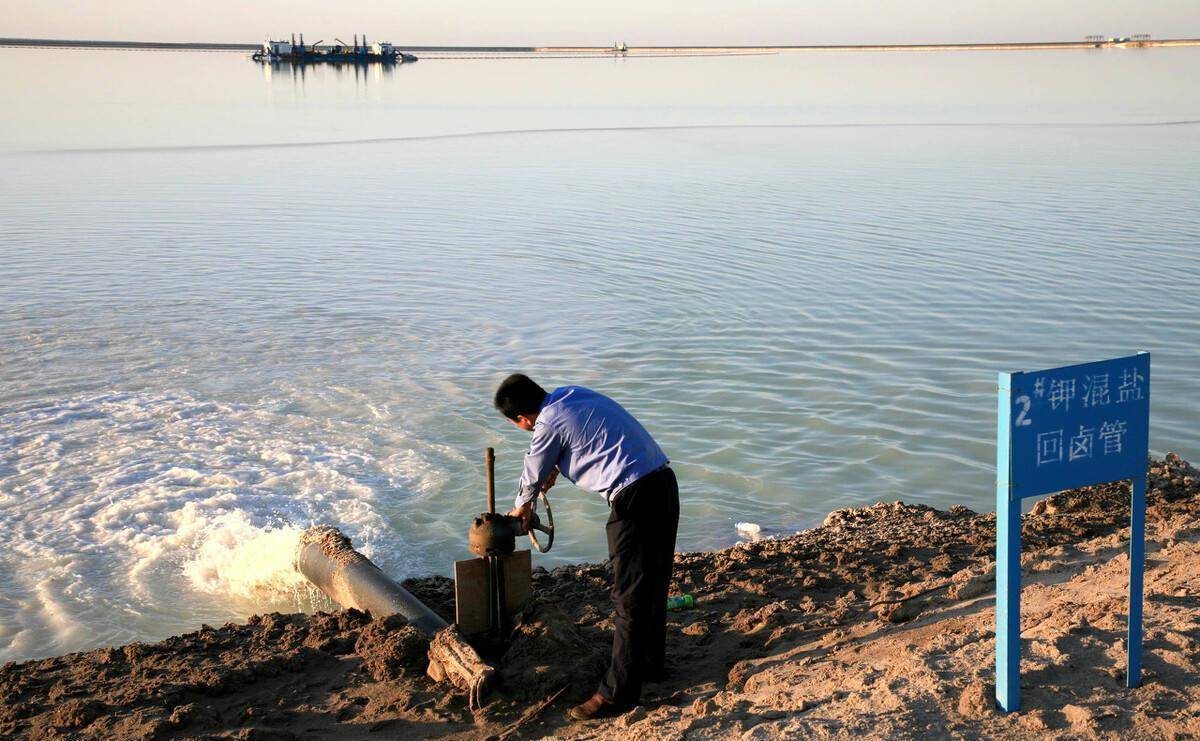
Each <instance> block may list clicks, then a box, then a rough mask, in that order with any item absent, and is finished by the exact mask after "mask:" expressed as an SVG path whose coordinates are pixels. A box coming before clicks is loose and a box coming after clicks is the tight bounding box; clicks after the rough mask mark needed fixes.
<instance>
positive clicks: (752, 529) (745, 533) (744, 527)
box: [734, 522, 762, 540]
mask: <svg viewBox="0 0 1200 741" xmlns="http://www.w3.org/2000/svg"><path fill="white" fill-rule="evenodd" d="M734 528H736V529H737V531H738V535H741V536H742V537H745V538H749V539H750V540H758V539H759V538H761V537H762V526H761V525H759V524H757V523H754V522H739V523H736V524H734Z"/></svg>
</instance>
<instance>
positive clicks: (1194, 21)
mask: <svg viewBox="0 0 1200 741" xmlns="http://www.w3.org/2000/svg"><path fill="white" fill-rule="evenodd" d="M3 4H4V8H5V10H4V13H3V14H0V37H33V38H74V39H113V40H137V41H226V42H258V41H260V40H262V39H263V38H265V37H267V36H274V37H283V36H284V35H286V34H289V33H291V32H293V31H296V32H300V31H303V32H304V33H305V34H306V36H307V38H308V40H309V41H310V42H312V41H316V40H318V39H324V38H330V39H332V38H333V36H340V37H342V38H346V37H347V36H348V35H349V34H353V33H366V34H368V35H369V36H370V37H371V38H372V39H381V40H390V41H392V42H394V43H397V44H401V45H405V44H407V45H413V46H417V45H434V44H498V45H499V44H505V45H529V46H540V45H601V44H604V45H606V44H610V43H612V42H613V41H626V42H628V43H629V44H630V45H632V46H637V45H647V46H651V45H666V44H697V45H700V44H749V45H753V44H763V45H771V44H836V43H851V44H852V43H889V42H890V43H925V42H955V41H1053V40H1072V39H1079V38H1082V37H1083V36H1086V35H1088V34H1104V35H1107V36H1117V35H1120V36H1126V35H1132V34H1136V33H1149V34H1151V35H1153V36H1155V37H1157V38H1180V37H1188V38H1194V37H1200V0H1006V1H1005V2H998V1H997V0H908V1H907V2H900V1H899V0H875V1H873V2H872V1H870V0H741V1H737V0H686V1H685V0H607V1H606V2H603V3H597V2H580V1H579V0H568V1H565V2H564V0H509V2H503V3H501V2H495V1H494V0H458V2H448V1H447V0H404V1H403V2H399V1H397V0H358V1H357V2H330V1H328V0H323V1H318V0H252V1H251V0H207V1H206V2H188V1H187V0H178V1H177V2H172V3H166V2H163V1H162V0H3Z"/></svg>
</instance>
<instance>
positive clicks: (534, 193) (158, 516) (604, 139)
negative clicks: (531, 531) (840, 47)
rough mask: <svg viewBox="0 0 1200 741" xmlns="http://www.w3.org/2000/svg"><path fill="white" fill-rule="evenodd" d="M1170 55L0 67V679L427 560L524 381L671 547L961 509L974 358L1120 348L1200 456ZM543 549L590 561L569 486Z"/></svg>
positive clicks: (443, 563) (193, 60) (182, 59)
mask: <svg viewBox="0 0 1200 741" xmlns="http://www.w3.org/2000/svg"><path fill="white" fill-rule="evenodd" d="M1198 76H1200V50H1198V49H1152V50H1105V51H1099V50H1097V51H1053V52H972V53H958V52H955V53H946V52H943V53H925V54H915V53H914V54H906V53H905V54H900V53H892V54H879V53H876V54H865V53H858V54H808V55H800V54H797V55H762V56H752V55H746V56H730V57H673V58H663V59H636V58H629V59H612V58H585V59H531V58H515V59H450V58H440V59H439V58H434V57H433V56H430V57H429V58H426V59H422V61H420V62H418V63H416V64H413V65H405V66H403V67H400V68H397V69H394V70H390V71H385V70H383V69H380V68H369V69H367V70H365V71H363V70H361V69H360V70H357V71H355V70H354V69H342V70H336V69H332V68H308V69H306V70H304V71H303V74H301V72H300V71H293V70H290V69H288V68H286V67H284V68H280V69H276V70H273V69H271V68H269V67H268V68H263V67H260V66H259V65H257V64H255V63H253V62H251V61H250V60H248V59H247V58H246V57H245V56H243V55H241V54H236V53H179V52H141V51H95V50H89V51H72V50H35V49H0V92H3V95H4V106H3V110H2V111H0V532H2V533H3V539H4V540H3V542H4V547H3V548H2V549H0V660H5V659H19V658H26V657H32V656H43V655H49V654H54V653H59V652H63V651H68V650H78V649H85V648H91V647H95V646H99V645H103V644H110V643H120V642H127V641H131V640H151V639H157V638H161V637H164V636H166V635H170V634H173V633H177V632H180V631H184V630H189V629H194V628H195V627H197V626H199V625H200V624H201V623H220V622H223V621H225V620H229V619H242V618H245V617H246V616H247V615H249V614H251V613H253V612H256V611H262V610H271V609H280V610H291V609H297V608H311V602H312V599H311V597H310V595H309V594H308V593H307V591H306V590H305V589H303V587H302V585H301V584H300V583H299V580H298V578H297V577H296V576H295V575H294V574H293V573H292V572H291V570H290V560H291V554H292V551H293V549H294V546H295V542H296V538H297V537H298V534H299V532H300V531H301V530H302V529H303V528H305V527H307V526H309V525H311V524H314V523H330V524H335V525H337V526H339V527H341V528H343V529H344V530H345V531H346V532H347V533H348V534H349V535H350V536H351V537H352V538H353V539H354V540H355V542H356V543H358V544H360V545H361V546H362V547H363V548H364V550H366V551H367V552H368V553H369V554H370V555H371V556H372V557H373V558H374V559H375V560H376V561H377V562H378V563H379V564H380V565H381V566H382V567H383V568H384V569H385V570H386V571H388V572H389V573H391V574H393V575H395V576H397V577H407V576H416V575H425V574H430V573H443V574H445V573H449V569H450V564H451V562H452V560H454V559H456V558H464V557H467V556H468V555H469V554H468V553H467V551H466V542H465V539H466V529H467V527H468V524H469V521H470V517H471V516H472V515H473V514H475V513H477V512H479V511H480V510H481V509H482V506H483V451H484V449H485V448H486V447H487V446H494V447H496V449H497V458H498V464H497V472H498V480H499V483H500V487H499V488H500V495H501V499H502V500H505V501H506V500H507V499H508V498H509V495H510V494H511V492H512V490H513V489H514V485H515V479H516V477H517V475H518V472H519V467H520V461H521V455H522V453H523V451H524V446H525V444H526V443H527V440H528V438H527V436H526V435H525V433H522V432H520V431H519V430H517V429H515V428H513V427H512V426H510V425H508V424H507V423H506V422H504V421H503V420H502V419H500V418H499V417H498V416H497V415H496V413H495V412H493V411H492V409H491V404H490V397H491V393H492V391H493V389H494V387H495V385H496V383H497V382H498V381H499V380H500V379H501V378H503V377H504V375H506V374H507V373H509V372H512V371H524V372H527V373H529V374H530V375H532V376H534V377H535V378H537V379H539V380H540V381H542V382H543V383H544V384H545V385H547V386H555V385H559V384H567V383H578V384H584V385H589V386H592V387H594V388H597V389H599V390H601V391H604V392H606V393H609V394H610V395H612V396H614V397H616V398H617V399H618V400H620V401H621V402H622V403H624V404H625V405H626V406H627V407H628V408H629V409H630V410H631V411H633V412H634V413H635V414H636V415H637V416H638V417H639V418H641V419H642V420H643V421H644V422H645V424H646V426H647V427H648V428H649V429H650V430H651V431H652V432H653V434H654V435H655V436H656V437H657V438H658V440H659V441H660V442H661V444H662V446H663V447H664V449H665V450H666V451H667V453H668V455H669V456H670V457H671V458H672V460H673V463H674V467H675V468H676V470H677V472H678V474H679V478H680V481H681V488H682V494H681V496H682V500H683V515H682V521H681V523H680V540H679V547H680V549H681V550H691V549H701V548H712V547H720V546H724V545H728V544H730V543H732V542H734V541H735V539H736V538H737V537H738V536H737V533H736V532H735V529H734V523H736V522H739V521H749V522H755V523H759V524H760V525H762V527H763V529H764V532H766V533H768V534H777V533H788V532H791V531H794V530H796V529H798V528H803V527H807V526H811V525H813V524H817V523H819V522H820V521H821V520H822V519H823V518H824V516H825V514H826V513H827V512H828V511H830V510H831V509H834V508H838V507H845V506H857V505H863V504H868V503H871V502H874V501H877V500H888V501H891V500H896V499H902V500H905V501H908V502H922V503H928V504H931V505H937V506H948V505H950V504H952V503H961V504H965V505H967V506H970V507H973V508H975V509H980V510H989V509H991V507H992V504H991V502H992V496H993V492H992V485H993V470H992V469H993V456H994V435H995V429H994V425H995V401H994V398H995V393H996V372H997V371H998V370H1017V369H1034V368H1039V367H1049V366H1052V365H1057V364H1063V363H1070V362H1081V361H1085V360H1092V359H1098V358H1103V357H1110V356H1115V355H1120V354H1127V353H1132V352H1134V351H1136V350H1139V349H1142V350H1149V351H1151V352H1152V353H1153V363H1154V391H1153V399H1154V401H1153V407H1152V414H1153V416H1152V430H1151V447H1152V449H1153V450H1155V451H1156V452H1160V453H1161V452H1163V451H1166V450H1174V451H1177V452H1179V453H1180V454H1182V455H1183V456H1184V457H1185V458H1187V457H1189V456H1190V457H1192V458H1197V457H1200V425H1197V416H1198V413H1200V376H1198V374H1197V370H1196V369H1197V367H1200V260H1198V258H1197V250H1200V210H1198V209H1197V207H1196V204H1197V203H1198V202H1200V176H1198V175H1197V173H1200V124H1198V123H1197V121H1200V98H1197V96H1196V95H1195V94H1194V80H1195V79H1197V77H1198ZM551 499H552V501H553V502H554V504H555V515H556V520H557V522H558V526H559V535H558V539H557V541H556V544H555V547H554V550H553V551H552V552H551V553H550V554H548V555H546V556H535V563H536V564H541V565H545V566H551V567H552V566H554V565H558V564H561V563H567V562H575V561H582V560H590V561H598V560H601V559H602V558H604V557H605V555H606V552H605V545H604V529H603V522H604V518H605V517H606V515H607V512H606V508H605V505H604V503H603V502H602V500H601V499H600V498H599V497H598V496H596V495H593V494H589V493H585V492H581V491H578V490H575V489H573V488H572V487H571V486H570V485H569V484H567V483H565V482H563V483H560V484H559V485H558V486H557V487H556V488H555V489H554V490H553V491H552V493H551Z"/></svg>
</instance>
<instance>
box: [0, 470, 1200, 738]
mask: <svg viewBox="0 0 1200 741" xmlns="http://www.w3.org/2000/svg"><path fill="white" fill-rule="evenodd" d="M1149 497H1150V507H1149V511H1148V527H1147V538H1148V540H1147V549H1146V550H1147V572H1146V614H1145V623H1146V637H1145V649H1146V654H1145V659H1144V666H1145V670H1144V682H1143V684H1142V686H1141V687H1139V688H1137V689H1134V690H1127V689H1125V687H1124V655H1125V654H1124V651H1125V648H1124V641H1125V614H1126V609H1127V608H1126V594H1127V592H1126V590H1127V579H1128V557H1127V554H1126V549H1127V546H1128V534H1127V525H1128V487H1127V486H1125V485H1107V486H1101V487H1092V488H1089V489H1084V490H1079V491H1073V492H1065V493H1063V494H1059V495H1057V496H1055V497H1053V498H1050V499H1048V500H1044V501H1042V502H1039V503H1038V505H1037V506H1036V507H1035V509H1034V511H1033V513H1031V514H1030V515H1028V516H1027V517H1026V518H1025V522H1024V526H1023V532H1024V538H1025V556H1024V560H1023V570H1024V581H1025V589H1024V591H1023V593H1022V598H1023V611H1022V656H1023V661H1022V671H1023V693H1024V695H1023V709H1022V711H1021V712H1020V713H1014V714H1011V715H1001V714H1000V713H998V712H997V711H996V710H994V709H993V704H992V693H993V685H992V672H993V668H992V661H993V650H994V639H993V628H994V625H993V623H994V612H993V609H994V593H993V588H994V581H993V570H994V564H993V556H994V542H995V518H994V515H992V514H977V513H975V512H972V511H970V510H968V509H966V508H963V507H952V508H951V509H950V510H948V511H941V510H934V509H930V508H928V507H924V506H913V505H905V504H902V503H899V502H897V503H893V504H878V505H875V506H872V507H867V508H864V509H848V510H839V511H837V512H834V513H832V514H830V515H829V517H828V518H827V520H826V522H825V524H824V525H823V526H822V527H819V528H814V529H813V530H808V531H804V532H801V533H798V534H796V535H794V536H790V537H786V538H779V539H773V540H765V541H759V542H756V543H749V544H743V545H738V546H735V547H733V548H729V549H726V550H723V551H718V552H715V553H685V554H679V555H678V557H677V560H676V577H675V584H674V591H675V592H688V593H691V594H693V595H695V596H696V598H697V600H698V604H697V607H696V609H693V610H689V611H684V612H678V613H672V614H671V623H670V625H669V627H668V631H669V636H668V640H669V647H668V650H669V653H670V656H671V659H670V666H669V669H670V676H669V677H668V678H667V679H666V680H665V681H662V682H659V683H657V684H652V685H648V686H647V688H646V692H645V693H644V697H643V704H642V706H641V707H639V708H636V709H635V710H633V711H631V712H630V713H627V714H626V715H624V716H622V717H620V718H617V719H610V720H605V721H593V722H590V723H569V722H567V721H566V720H565V719H564V718H563V711H564V710H565V709H566V708H567V707H569V706H570V704H571V703H573V702H577V701H579V700H580V699H583V698H585V697H587V696H588V695H589V694H590V693H591V691H592V690H593V688H594V686H595V683H596V680H597V678H598V676H599V674H600V672H601V671H602V670H603V668H604V665H605V661H606V653H607V648H608V643H609V640H610V631H611V627H612V625H611V615H610V607H609V602H608V596H607V572H606V568H605V566H604V565H580V566H570V567H562V568H558V569H555V570H554V571H552V572H546V571H544V570H537V571H536V572H535V577H534V580H535V581H534V584H535V606H534V607H533V608H532V610H531V611H530V613H529V614H528V615H527V616H526V618H525V621H524V622H523V624H521V625H520V626H518V628H517V629H516V630H515V631H514V634H513V636H512V638H511V640H510V641H509V642H508V643H507V644H506V645H504V646H499V647H490V648H488V649H487V650H488V651H489V655H490V657H491V658H492V659H493V660H494V661H495V662H496V663H497V664H498V665H499V666H500V667H501V676H502V678H503V685H502V686H501V687H500V688H499V689H498V691H497V692H495V693H493V695H492V697H491V701H490V703H489V704H488V705H487V706H485V707H484V708H483V709H482V710H480V711H477V712H474V713H472V712H470V711H469V710H468V709H467V707H466V704H465V701H464V699H463V697H462V696H460V695H458V694H456V693H455V692H453V691H452V690H451V688H449V687H448V686H446V685H438V684H435V683H433V682H431V681H430V680H428V679H427V678H426V677H425V676H424V673H423V670H424V657H425V648H426V644H425V641H424V639H422V638H421V637H420V636H419V635H418V634H417V633H416V631H415V630H413V629H412V628H411V627H410V626H407V625H405V624H404V623H403V621H402V620H399V619H396V618H392V619H389V620H381V621H374V622H372V621H371V620H370V618H369V616H367V615H363V614H361V613H357V612H354V611H349V612H341V613H335V614H318V615H315V616H306V615H278V614H273V615H265V616H257V617H254V618H251V619H250V621H249V622H248V623H247V624H245V625H234V624H229V625H226V626H224V627H221V628H215V629H214V628H209V627H205V628H204V629H202V630H200V631H198V632H196V633H191V634H188V635H184V636H179V637H175V638H170V639H168V640H166V641H163V642H161V643H156V644H152V645H147V644H132V645H129V646H124V647H120V648H105V649H100V650H98V651H91V652H88V653H79V654H71V655H68V656H63V657H58V658H52V659H44V660H40V661H29V662H24V663H20V664H15V663H10V664H7V665H5V666H4V667H3V668H0V736H3V737H6V738H8V737H18V738H24V737H30V738H152V737H153V738H158V737H162V738H246V739H258V738H264V739H275V738H279V739H284V738H329V737H337V738H351V739H353V738H363V739H374V738H427V737H450V738H485V737H522V738H543V737H555V738H622V739H624V738H633V739H640V738H645V739H657V738H691V739H707V738H722V739H724V738H734V737H737V738H746V739H757V738H762V739H766V738H796V737H807V736H815V737H839V738H840V737H850V736H871V737H879V738H917V737H921V738H925V737H963V738H976V737H981V736H982V737H1004V738H1047V737H1049V738H1113V739H1116V738H1122V739H1123V738H1195V737H1200V692H1197V690H1196V684H1197V680H1198V679H1200V673H1198V665H1200V579H1198V578H1197V572H1198V570H1200V472H1197V471H1196V470H1195V469H1194V468H1192V467H1191V466H1189V465H1188V464H1187V463H1185V462H1183V461H1181V460H1180V459H1179V458H1178V457H1175V456H1170V455H1169V456H1168V457H1167V459H1166V460H1165V461H1161V460H1156V461H1152V462H1151V476H1150V494H1149ZM406 584H407V586H408V587H409V588H410V589H411V590H412V591H413V592H414V593H416V594H418V596H420V597H421V598H422V599H424V600H425V601H426V602H427V603H428V604H429V605H430V606H431V607H433V608H434V609H436V610H437V611H439V612H442V613H443V614H444V615H446V616H449V614H450V612H451V610H452V592H451V589H450V582H449V581H448V580H446V579H442V578H429V579H422V580H415V581H409V582H407V583H406ZM564 688H565V689H564ZM560 689H561V690H563V691H562V692H561V694H557V696H556V693H558V691H559V690H560ZM551 697H555V699H554V700H553V702H550V703H548V704H546V703H544V702H543V701H545V700H547V699H548V698H551Z"/></svg>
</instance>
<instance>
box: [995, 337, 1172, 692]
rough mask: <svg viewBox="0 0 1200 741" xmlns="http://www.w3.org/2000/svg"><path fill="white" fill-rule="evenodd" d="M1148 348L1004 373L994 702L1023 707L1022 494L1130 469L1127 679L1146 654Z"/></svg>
mask: <svg viewBox="0 0 1200 741" xmlns="http://www.w3.org/2000/svg"><path fill="white" fill-rule="evenodd" d="M1149 452H1150V354H1149V353H1145V352H1139V353H1138V354H1137V355H1131V356H1129V357H1125V358H1116V359H1113V360H1102V361H1100V362H1098V363H1084V364H1082V365H1070V366H1064V367H1062V368H1051V369H1049V370H1043V371H1033V372H1028V373H1001V374H1000V392H999V396H998V406H997V427H996V704H997V705H998V706H999V707H1000V709H1001V710H1003V711H1005V712H1012V711H1014V710H1019V709H1020V707H1021V500H1022V499H1026V498H1028V497H1036V496H1041V495H1043V494H1049V493H1052V492H1056V491H1062V490H1064V489H1075V488H1078V487H1081V486H1090V485H1092V484H1100V483H1105V482H1109V481H1119V480H1122V479H1132V481H1133V485H1132V492H1133V493H1132V500H1131V508H1130V513H1131V514H1130V538H1129V626H1128V627H1129V636H1128V640H1127V642H1126V643H1127V647H1126V652H1127V653H1126V656H1127V663H1126V674H1125V683H1126V686H1128V687H1136V686H1137V685H1138V682H1139V678H1140V676H1141V662H1142V572H1143V570H1144V567H1145V539H1146V459H1147V457H1148V455H1149Z"/></svg>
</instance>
